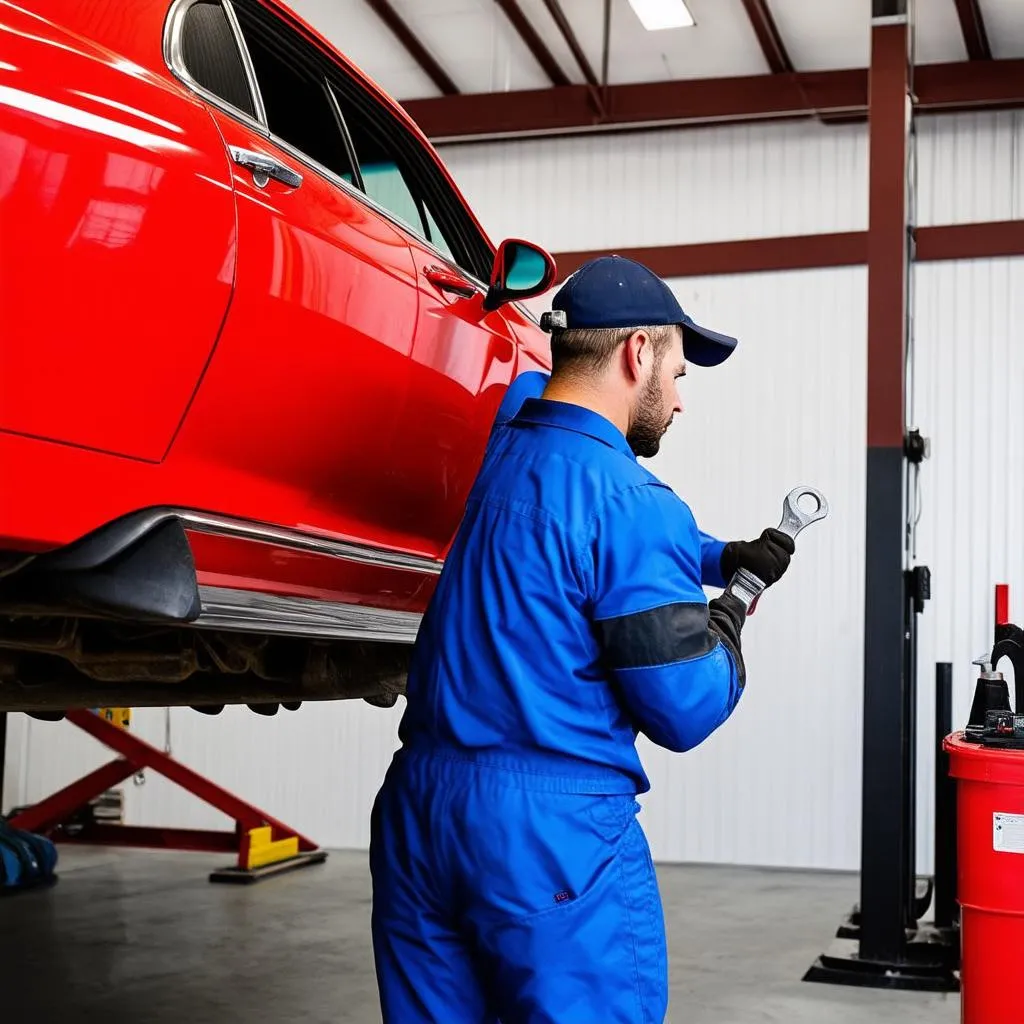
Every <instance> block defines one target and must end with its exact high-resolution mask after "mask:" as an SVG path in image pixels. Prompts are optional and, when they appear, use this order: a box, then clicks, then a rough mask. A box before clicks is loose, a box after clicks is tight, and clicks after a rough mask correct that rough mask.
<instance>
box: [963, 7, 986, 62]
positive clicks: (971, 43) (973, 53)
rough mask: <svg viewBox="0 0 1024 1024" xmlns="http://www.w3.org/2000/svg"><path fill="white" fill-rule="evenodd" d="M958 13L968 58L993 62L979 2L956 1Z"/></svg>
mask: <svg viewBox="0 0 1024 1024" xmlns="http://www.w3.org/2000/svg"><path fill="white" fill-rule="evenodd" d="M954 2H955V3H956V13H957V15H958V16H959V18H960V30H961V31H962V32H963V34H964V43H965V44H966V46H967V56H968V57H970V59H971V60H991V59H992V48H991V47H990V46H989V45H988V33H987V32H986V31H985V19H984V17H983V16H982V13H981V8H980V7H979V6H978V0H954Z"/></svg>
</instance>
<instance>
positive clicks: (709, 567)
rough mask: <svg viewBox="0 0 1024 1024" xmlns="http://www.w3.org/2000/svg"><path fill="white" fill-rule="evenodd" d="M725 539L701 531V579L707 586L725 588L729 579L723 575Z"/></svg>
mask: <svg viewBox="0 0 1024 1024" xmlns="http://www.w3.org/2000/svg"><path fill="white" fill-rule="evenodd" d="M724 548H725V541H724V540H716V539H715V538H714V537H712V536H711V535H710V534H709V533H704V531H703V530H701V531H700V581H701V583H703V584H704V586H706V587H719V588H721V589H723V590H724V589H725V587H726V586H727V585H728V583H729V581H728V580H727V579H725V578H724V577H723V576H722V551H723V549H724Z"/></svg>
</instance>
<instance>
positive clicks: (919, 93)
mask: <svg viewBox="0 0 1024 1024" xmlns="http://www.w3.org/2000/svg"><path fill="white" fill-rule="evenodd" d="M914 93H915V108H914V109H915V111H916V112H917V113H919V114H930V113H949V112H954V111H966V110H992V109H1010V108H1018V107H1024V60H992V61H959V62H957V63H952V64H923V65H920V66H919V67H917V68H915V69H914ZM604 95H605V108H604V113H603V114H600V113H598V112H596V111H595V110H594V108H593V105H592V101H591V97H590V94H589V92H588V89H587V87H586V86H582V85H569V86H562V87H560V88H556V89H534V90H525V91H513V92H502V93H482V94H474V95H461V96H445V97H438V98H432V99H417V100H407V101H405V102H404V103H403V106H404V107H405V109H406V110H407V111H408V113H409V115H410V116H411V117H412V118H413V119H414V120H415V121H416V122H417V124H419V126H420V128H421V129H422V130H423V131H424V132H425V134H426V135H427V136H429V137H430V138H431V139H434V140H443V141H453V140H457V139H479V138H481V137H492V138H498V137H504V136H533V135H545V134H549V133H576V134H578V133H581V132H590V131H597V130H608V129H625V128H642V127H665V126H668V125H694V124H696V125H701V124H721V123H723V122H735V121H772V120H779V119H782V118H797V117H821V116H823V115H826V116H831V115H845V116H846V117H848V118H855V117H866V116H867V112H868V72H867V69H866V68H864V69H849V70H841V71H812V72H796V73H794V74H782V75H749V76H744V77H740V78H706V79H685V80H680V81H673V82H643V83H636V84H629V85H610V86H608V87H607V88H606V89H605V90H604Z"/></svg>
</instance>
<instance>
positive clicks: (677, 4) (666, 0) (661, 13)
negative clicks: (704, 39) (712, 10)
mask: <svg viewBox="0 0 1024 1024" xmlns="http://www.w3.org/2000/svg"><path fill="white" fill-rule="evenodd" d="M629 4H630V6H631V7H632V8H633V12H634V13H635V14H636V16H637V17H638V18H639V19H640V23H641V24H642V25H643V27H644V28H645V29H647V31H648V32H657V31H658V30H659V29H663V28H690V27H691V26H693V25H694V24H695V23H694V20H693V15H692V14H691V13H690V9H689V8H688V7H687V6H686V4H685V3H684V2H683V0H629Z"/></svg>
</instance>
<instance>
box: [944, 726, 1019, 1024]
mask: <svg viewBox="0 0 1024 1024" xmlns="http://www.w3.org/2000/svg"><path fill="white" fill-rule="evenodd" d="M963 735H964V734H963V733H962V732H955V733H953V734H952V735H950V736H947V737H946V739H945V741H944V742H943V748H944V749H945V750H946V751H947V752H948V754H949V772H950V775H952V776H953V778H955V779H956V780H957V868H958V870H957V875H958V879H957V899H958V901H959V903H960V908H961V916H960V943H961V968H960V979H961V1001H960V1005H961V1015H960V1019H961V1021H962V1022H963V1024H1021V1021H1022V1020H1024V1008H1022V1006H1021V1003H1020V1001H1019V1000H1018V999H1017V998H1016V997H1013V998H1007V996H1008V992H1010V991H1014V990H1015V989H1016V982H1014V981H1013V979H1014V978H1016V977H1018V974H1017V972H1018V971H1019V970H1021V966H1022V964H1024V751H1020V750H996V749H989V748H987V747H982V746H979V745H978V744H976V743H965V742H964V739H963Z"/></svg>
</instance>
